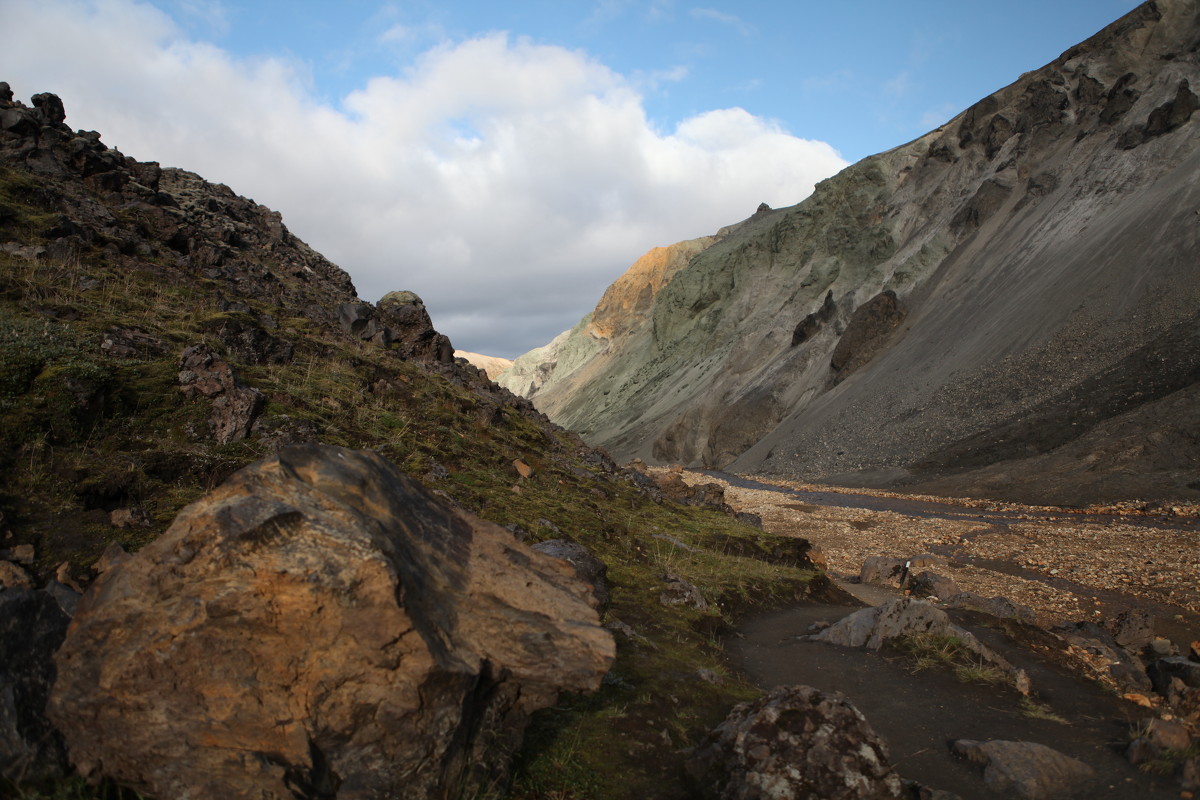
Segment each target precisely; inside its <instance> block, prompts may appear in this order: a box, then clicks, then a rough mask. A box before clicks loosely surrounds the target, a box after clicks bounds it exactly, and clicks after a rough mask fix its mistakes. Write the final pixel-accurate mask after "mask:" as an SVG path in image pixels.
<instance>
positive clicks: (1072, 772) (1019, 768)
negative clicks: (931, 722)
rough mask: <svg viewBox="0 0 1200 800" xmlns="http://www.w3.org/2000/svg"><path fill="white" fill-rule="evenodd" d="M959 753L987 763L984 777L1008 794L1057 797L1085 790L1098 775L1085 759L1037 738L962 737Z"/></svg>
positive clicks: (1042, 799)
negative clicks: (1085, 762)
mask: <svg viewBox="0 0 1200 800" xmlns="http://www.w3.org/2000/svg"><path fill="white" fill-rule="evenodd" d="M952 747H953V750H954V752H955V753H956V754H958V755H960V756H963V757H964V758H966V759H967V760H968V761H971V762H973V763H976V764H981V765H983V766H984V771H983V780H984V782H985V783H987V785H988V786H990V787H991V788H992V789H994V790H995V791H997V792H1001V793H1003V794H1004V795H1005V796H1006V797H1022V798H1026V800H1057V799H1058V798H1065V797H1073V796H1075V795H1077V794H1080V793H1081V790H1082V789H1083V787H1084V785H1085V784H1086V783H1087V782H1088V781H1090V780H1091V779H1092V777H1093V775H1094V772H1093V771H1092V768H1091V767H1089V766H1088V765H1087V764H1084V763H1083V762H1082V761H1079V760H1077V759H1074V758H1071V757H1069V756H1065V755H1063V754H1062V753H1060V752H1058V751H1057V750H1053V749H1051V748H1049V747H1046V746H1045V745H1042V744H1037V743H1035V742H1007V741H1000V740H993V741H990V742H976V741H971V740H968V739H960V740H959V741H957V742H955V743H954V744H953V745H952Z"/></svg>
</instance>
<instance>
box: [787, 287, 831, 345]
mask: <svg viewBox="0 0 1200 800" xmlns="http://www.w3.org/2000/svg"><path fill="white" fill-rule="evenodd" d="M836 313H837V303H835V302H833V291H832V290H830V291H829V292H826V294H825V302H823V303H822V304H821V307H820V308H819V309H817V310H816V311H814V312H812V313H811V314H809V315H808V316H807V317H805V318H804V319H802V320H800V323H799V324H798V325H796V329H795V330H794V331H792V347H795V346H796V345H798V344H803V343H804V342H807V341H808V340H809V339H811V338H812V337H814V336H816V335H817V331H819V330H821V328H823V327H824V326H825V325H826V324H827V323H828V322H829V321H830V320H831V319H833V317H834V315H835V314H836Z"/></svg>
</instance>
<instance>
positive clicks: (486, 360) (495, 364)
mask: <svg viewBox="0 0 1200 800" xmlns="http://www.w3.org/2000/svg"><path fill="white" fill-rule="evenodd" d="M454 357H455V358H461V359H463V360H464V361H466V362H467V363H468V364H470V365H471V366H473V367H476V368H478V369H481V370H483V371H484V373H485V374H486V375H487V376H488V378H490V379H492V380H495V379H496V377H497V376H498V375H499V374H500V373H502V372H504V371H505V370H506V369H508V368H509V367H511V366H512V363H513V362H512V360H511V359H508V358H500V357H499V356H485V355H481V354H480V353H472V352H471V351H469V350H455V351H454Z"/></svg>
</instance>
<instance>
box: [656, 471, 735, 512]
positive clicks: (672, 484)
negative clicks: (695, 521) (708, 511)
mask: <svg viewBox="0 0 1200 800" xmlns="http://www.w3.org/2000/svg"><path fill="white" fill-rule="evenodd" d="M654 484H655V486H657V487H658V490H659V491H661V492H662V495H663V497H665V498H666V499H668V500H673V501H674V502H676V503H679V504H681V505H685V506H723V505H724V504H725V489H724V487H722V486H721V484H719V483H698V484H696V485H695V486H689V485H688V483H687V482H686V481H685V480H684V479H683V476H681V475H680V474H679V473H677V472H665V473H663V474H661V475H657V476H655V477H654Z"/></svg>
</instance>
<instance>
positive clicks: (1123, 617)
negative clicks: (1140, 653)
mask: <svg viewBox="0 0 1200 800" xmlns="http://www.w3.org/2000/svg"><path fill="white" fill-rule="evenodd" d="M1104 627H1105V628H1106V629H1107V630H1108V632H1109V633H1111V634H1112V637H1113V641H1115V642H1116V643H1117V644H1118V645H1120V646H1121V647H1132V648H1138V647H1143V646H1145V645H1147V644H1149V643H1150V642H1151V641H1152V640H1153V639H1154V617H1153V616H1151V615H1150V614H1148V613H1146V612H1145V611H1142V610H1141V609H1136V608H1133V609H1129V610H1127V611H1122V612H1121V613H1119V614H1117V615H1116V616H1115V617H1111V618H1107V619H1106V620H1105V622H1104Z"/></svg>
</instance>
